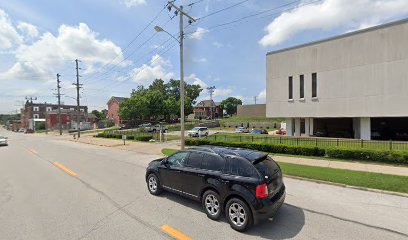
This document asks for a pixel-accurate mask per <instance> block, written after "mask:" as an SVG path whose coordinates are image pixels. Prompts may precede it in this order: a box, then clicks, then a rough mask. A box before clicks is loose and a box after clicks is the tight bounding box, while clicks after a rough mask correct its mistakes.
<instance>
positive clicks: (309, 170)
mask: <svg viewBox="0 0 408 240" xmlns="http://www.w3.org/2000/svg"><path fill="white" fill-rule="evenodd" d="M279 166H281V168H282V171H283V173H284V174H286V175H289V176H297V177H303V178H309V179H316V180H322V181H327V182H333V183H341V184H346V185H350V186H357V187H365V188H373V189H379V190H386V191H392V192H402V193H408V177H403V176H395V175H388V174H381V173H371V172H361V171H351V170H344V169H335V168H326V167H314V166H305V165H298V164H291V163H279Z"/></svg>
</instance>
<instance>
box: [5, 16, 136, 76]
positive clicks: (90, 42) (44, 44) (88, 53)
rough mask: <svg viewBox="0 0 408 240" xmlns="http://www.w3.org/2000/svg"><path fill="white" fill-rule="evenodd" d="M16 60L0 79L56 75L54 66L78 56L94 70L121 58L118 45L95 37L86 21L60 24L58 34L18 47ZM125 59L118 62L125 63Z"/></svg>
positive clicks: (89, 68) (71, 60)
mask: <svg viewBox="0 0 408 240" xmlns="http://www.w3.org/2000/svg"><path fill="white" fill-rule="evenodd" d="M15 58H16V63H15V64H14V65H13V66H12V67H11V68H10V69H9V70H7V71H6V72H3V73H0V79H9V80H10V79H25V80H30V79H35V80H38V79H41V78H38V77H37V78H32V77H30V76H33V75H35V76H42V77H44V78H47V77H48V78H49V76H53V77H54V75H55V71H56V69H57V68H60V67H63V66H64V65H65V64H71V66H73V60H74V59H80V60H81V61H83V62H85V63H83V66H86V71H88V72H91V71H93V65H94V64H114V65H118V64H119V63H120V62H121V61H122V60H123V53H122V50H121V48H120V47H118V46H116V45H115V44H114V43H113V42H111V41H109V40H106V39H98V34H97V33H96V32H94V31H92V30H91V29H90V28H89V27H88V26H87V25H86V24H85V23H80V24H79V25H78V26H67V25H62V26H60V28H59V30H58V35H57V36H54V35H53V34H51V33H49V32H46V33H44V34H43V35H42V36H41V37H40V39H38V40H37V41H35V42H33V43H32V44H29V45H26V44H23V45H21V46H19V47H18V48H17V50H16V53H15ZM127 64H129V62H127V61H124V62H122V63H121V64H120V65H121V66H126V65H127Z"/></svg>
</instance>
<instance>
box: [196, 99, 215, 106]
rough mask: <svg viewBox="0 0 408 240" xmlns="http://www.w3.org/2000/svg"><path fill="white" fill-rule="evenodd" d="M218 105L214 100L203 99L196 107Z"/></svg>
mask: <svg viewBox="0 0 408 240" xmlns="http://www.w3.org/2000/svg"><path fill="white" fill-rule="evenodd" d="M215 106H217V105H216V104H215V103H214V101H213V100H203V101H201V102H199V103H198V104H197V105H196V107H215Z"/></svg>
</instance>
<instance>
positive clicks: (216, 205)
mask: <svg viewBox="0 0 408 240" xmlns="http://www.w3.org/2000/svg"><path fill="white" fill-rule="evenodd" d="M203 208H204V211H205V213H206V214H207V217H208V218H210V219H212V220H217V219H219V218H220V217H221V205H220V196H219V195H218V194H217V193H216V192H214V191H212V190H208V191H206V192H205V193H204V195H203Z"/></svg>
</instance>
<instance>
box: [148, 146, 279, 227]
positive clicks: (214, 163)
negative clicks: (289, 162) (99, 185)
mask: <svg viewBox="0 0 408 240" xmlns="http://www.w3.org/2000/svg"><path fill="white" fill-rule="evenodd" d="M146 182H147V187H148V190H149V192H150V193H151V194H153V195H158V194H160V193H161V192H162V191H163V190H168V191H171V192H175V193H178V194H180V195H183V196H186V197H189V198H191V199H194V200H197V201H200V202H201V203H202V205H203V208H204V211H205V212H206V213H207V216H208V217H209V218H210V219H213V220H217V219H219V218H220V217H221V214H222V212H223V211H224V212H225V215H226V218H227V220H228V222H229V223H230V225H231V227H232V228H233V229H235V230H237V231H246V230H247V229H248V228H249V227H250V226H251V225H252V224H256V223H258V222H259V221H260V220H262V219H266V218H270V217H272V216H273V215H274V214H275V212H276V211H277V210H278V209H279V207H280V206H281V205H282V204H283V201H284V199H285V194H286V193H285V185H284V184H283V181H282V172H281V169H280V168H279V166H278V164H277V163H276V162H275V161H274V160H272V158H270V157H269V156H268V154H267V153H263V152H259V151H254V150H248V149H241V148H226V147H217V146H201V147H193V148H189V149H187V150H184V151H179V152H177V153H175V154H173V155H171V156H169V157H167V158H163V159H157V160H154V161H152V162H151V163H150V164H149V166H148V167H147V170H146Z"/></svg>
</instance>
